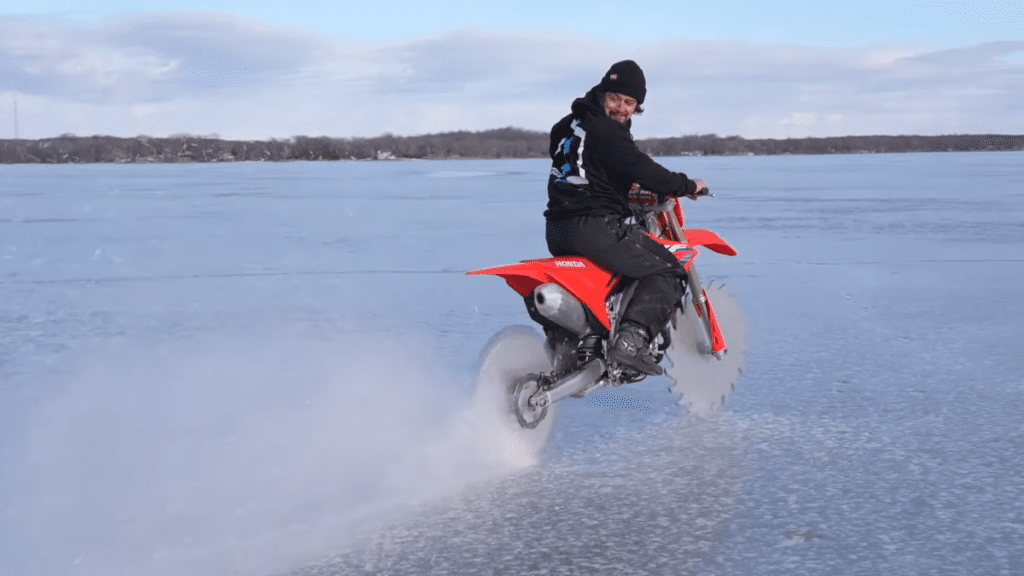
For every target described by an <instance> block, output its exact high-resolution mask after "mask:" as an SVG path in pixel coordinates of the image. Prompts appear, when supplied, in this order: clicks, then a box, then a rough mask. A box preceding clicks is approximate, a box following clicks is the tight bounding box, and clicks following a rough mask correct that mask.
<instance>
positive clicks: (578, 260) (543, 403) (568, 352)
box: [469, 185, 736, 428]
mask: <svg viewBox="0 0 1024 576" xmlns="http://www.w3.org/2000/svg"><path fill="white" fill-rule="evenodd" d="M704 190H706V189H704ZM703 195H709V196H710V194H703ZM629 199H630V208H631V209H632V212H633V220H634V222H635V224H636V225H638V226H640V227H641V228H642V229H643V230H644V231H645V232H646V233H647V234H648V235H649V236H650V237H651V238H653V239H654V240H655V241H657V242H658V243H660V244H663V245H664V246H665V247H666V248H668V250H669V251H670V252H672V253H673V254H674V255H675V256H676V258H678V259H679V261H680V262H681V263H682V264H683V266H684V267H685V268H686V271H687V272H688V273H689V278H688V282H687V292H686V294H685V295H684V296H683V298H682V299H681V301H680V303H679V305H678V306H677V307H676V310H675V311H674V312H673V314H672V316H671V320H670V321H669V322H668V323H667V324H666V325H665V327H664V328H663V329H662V330H661V332H660V334H658V335H656V337H655V338H653V339H652V341H651V344H650V345H651V347H652V350H651V351H652V352H653V353H655V354H656V356H657V358H658V360H659V361H661V359H662V357H663V355H664V351H665V350H666V349H668V347H669V346H670V345H671V342H672V335H673V332H674V328H675V326H676V321H677V319H678V318H680V317H681V316H680V314H687V313H690V310H691V309H692V313H693V314H695V315H696V318H697V321H698V322H697V324H698V325H699V326H700V328H699V329H698V330H697V332H699V333H701V335H700V338H701V340H703V342H701V343H700V344H699V346H698V349H699V350H700V351H701V352H702V353H704V354H708V355H711V356H713V357H715V358H717V359H721V358H722V357H723V356H724V355H725V353H726V350H727V348H726V342H725V337H724V336H723V334H722V329H721V327H720V326H719V323H718V319H717V317H716V315H715V308H714V306H712V304H711V300H710V298H709V296H708V291H707V290H705V288H704V287H703V285H702V284H701V280H700V275H699V274H698V273H697V268H696V266H695V265H694V260H695V259H696V257H697V249H696V248H697V246H704V247H707V248H709V249H711V250H713V251H715V252H718V253H719V254H726V255H729V256H735V255H736V250H735V249H734V248H733V247H732V246H730V245H729V243H728V242H726V241H725V240H723V239H722V237H721V236H719V235H718V234H716V233H715V232H712V231H711V230H705V229H701V228H683V223H684V221H685V219H684V216H683V208H682V204H681V203H680V202H679V199H678V198H673V197H670V198H668V200H666V201H665V202H663V203H660V204H659V203H658V201H657V197H656V196H655V195H654V194H652V193H650V192H647V191H644V190H642V189H640V188H639V186H637V185H634V186H633V190H632V191H631V192H630V195H629ZM693 199H696V198H695V197H694V198H693ZM469 274H491V275H495V276H500V277H501V278H503V279H505V281H506V282H507V283H508V285H509V286H510V287H511V288H512V289H513V290H515V291H516V292H517V293H519V295H520V296H522V297H523V298H524V300H525V301H526V308H527V311H528V312H529V314H530V317H531V318H532V319H533V320H534V321H536V322H537V323H539V324H540V325H541V326H542V327H543V328H544V333H545V335H546V343H545V348H546V351H547V354H548V358H549V360H550V364H551V366H552V370H551V371H550V372H536V373H529V374H525V375H521V376H518V377H516V378H514V379H513V380H511V381H510V382H509V384H508V393H509V395H510V404H511V409H512V412H513V413H515V416H516V419H517V420H518V421H519V425H520V426H522V427H523V428H536V427H537V425H539V424H540V423H541V421H542V420H544V418H545V417H546V416H547V413H548V408H549V407H551V406H553V405H554V404H555V403H556V402H559V401H561V400H564V399H566V398H568V397H570V396H574V397H578V398H582V397H584V396H586V395H587V394H589V393H590V392H592V391H594V390H596V389H598V388H601V387H604V386H621V385H623V384H630V383H633V382H639V381H640V380H643V379H644V377H645V375H644V374H642V373H640V372H638V371H636V370H634V369H633V368H631V367H629V366H619V365H617V363H616V362H614V361H610V360H608V359H607V355H606V352H607V351H608V349H609V346H610V343H611V342H613V341H614V339H615V335H616V330H617V329H618V325H619V320H620V317H621V315H622V312H623V311H624V310H625V309H626V305H627V304H628V303H629V300H630V298H631V297H632V295H633V292H634V290H635V289H636V285H637V281H636V280H633V279H624V277H623V276H620V275H617V274H615V273H613V272H610V271H608V270H606V269H605V268H602V267H600V266H598V265H597V264H594V263H593V262H591V261H590V260H588V259H587V258H584V257H582V256H559V257H554V258H542V259H537V260H524V261H522V262H520V263H518V264H510V265H508V266H499V267H496V268H485V269H482V270H474V271H471V272H469ZM687 296H688V297H687ZM688 300H689V302H690V303H691V306H690V308H688V307H687V301H688ZM655 349H656V350H655ZM723 403H724V398H723Z"/></svg>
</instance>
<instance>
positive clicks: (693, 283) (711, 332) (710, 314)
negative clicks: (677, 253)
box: [687, 265, 726, 360]
mask: <svg viewBox="0 0 1024 576" xmlns="http://www.w3.org/2000/svg"><path fill="white" fill-rule="evenodd" d="M687 272H688V274H689V276H688V279H687V284H688V285H689V289H690V299H691V301H692V302H693V309H694V310H695V311H696V312H697V318H699V319H700V324H701V326H702V327H703V328H704V330H703V332H704V336H705V337H706V338H707V344H708V348H709V350H710V352H711V353H712V354H714V355H715V358H718V359H719V360H721V359H722V357H723V356H725V352H726V345H725V336H723V335H722V328H721V327H720V326H719V325H718V317H717V316H715V307H714V306H712V305H711V299H710V298H708V291H707V290H705V289H704V286H703V285H702V284H701V281H700V274H698V273H697V267H696V266H692V265H691V266H690V269H689V270H688V271H687Z"/></svg>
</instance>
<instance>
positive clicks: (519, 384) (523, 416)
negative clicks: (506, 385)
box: [509, 374, 548, 430]
mask: <svg viewBox="0 0 1024 576" xmlns="http://www.w3.org/2000/svg"><path fill="white" fill-rule="evenodd" d="M539 390H540V375H539V374H527V375H526V376H523V377H521V378H518V379H516V381H515V383H514V385H513V388H512V394H511V396H510V397H509V400H510V401H511V404H512V412H513V413H514V414H515V415H516V419H517V420H518V421H519V425H520V426H522V427H523V428H528V429H530V430H532V429H534V428H536V427H537V426H538V425H540V423H541V421H542V420H544V417H545V416H547V415H548V407H547V406H540V407H538V406H532V405H531V404H530V397H531V396H533V395H534V394H536V393H537V392H538V391H539Z"/></svg>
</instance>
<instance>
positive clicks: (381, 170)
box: [0, 152, 1024, 576]
mask: <svg viewBox="0 0 1024 576" xmlns="http://www.w3.org/2000/svg"><path fill="white" fill-rule="evenodd" d="M663 162H664V163H665V164H666V165H668V166H669V167H671V168H673V169H677V170H681V171H684V172H686V173H688V174H690V175H691V176H693V177H699V178H704V179H705V180H707V181H708V182H709V183H710V185H711V189H712V191H714V192H715V193H716V194H717V197H716V198H710V199H702V200H700V201H698V202H696V203H692V202H687V203H686V204H685V207H686V209H687V217H688V224H689V225H691V226H696V227H707V228H711V229H713V230H715V231H717V232H719V233H720V234H721V235H722V236H723V237H725V238H726V239H727V240H729V241H730V242H731V243H732V244H733V245H734V246H735V247H736V248H737V249H738V250H739V256H737V257H735V258H727V257H724V256H719V255H717V254H713V253H705V254H703V255H702V256H701V258H700V260H699V266H700V268H701V271H702V273H703V275H704V277H705V281H708V280H717V281H721V282H725V283H726V285H727V286H728V289H729V291H730V293H731V294H732V296H733V297H734V298H735V299H736V300H737V301H738V302H739V303H740V305H741V306H742V308H743V310H744V312H745V314H746V318H747V323H748V325H749V333H748V337H747V339H748V343H749V353H748V355H747V358H746V372H745V373H744V374H743V375H742V376H741V378H740V380H739V386H738V389H737V391H736V393H735V394H733V396H732V397H731V398H730V400H729V403H728V405H727V406H726V408H725V409H724V410H722V411H719V412H718V413H717V414H715V415H714V416H713V417H711V418H710V419H708V420H703V419H700V418H696V417H694V416H691V415H688V414H687V412H686V410H685V408H680V406H679V405H678V404H677V402H678V397H676V396H675V395H673V394H671V393H669V392H668V391H667V390H666V388H667V386H668V385H669V384H670V382H669V381H668V380H667V379H665V378H654V379H649V380H647V381H645V382H643V383H640V384H638V385H634V386H626V387H622V388H618V389H614V390H609V391H606V392H605V391H599V392H598V393H595V394H594V395H592V396H590V397H588V398H586V399H584V400H575V399H570V400H569V401H567V402H565V403H564V404H563V405H562V406H561V411H560V412H559V414H558V416H557V421H556V425H555V429H554V434H553V436H552V439H551V441H550V443H549V445H548V446H547V449H546V451H544V453H543V454H542V455H541V456H540V457H539V458H533V457H530V455H523V454H514V453H511V452H510V451H509V449H508V446H510V444H508V442H506V440H507V439H503V438H500V437H497V436H494V433H493V431H491V430H489V429H487V427H486V426H483V425H482V424H481V423H480V422H478V421H475V420H473V418H471V417H467V409H468V408H467V407H468V406H469V402H470V398H471V397H472V395H473V386H474V381H475V378H476V370H477V362H478V357H479V354H480V352H481V350H482V349H483V347H484V343H485V342H487V340H488V339H489V338H490V337H491V335H493V334H495V333H496V332H498V331H499V330H501V329H502V328H503V327H505V326H508V325H515V324H530V321H529V318H528V316H527V314H526V311H525V309H524V308H523V305H522V300H521V299H519V298H518V296H516V295H515V294H514V293H513V292H512V291H511V290H509V289H508V288H507V287H506V286H505V284H504V283H503V282H501V281H500V280H499V279H496V278H491V277H470V276H465V275H464V274H463V272H465V271H466V270H470V269H474V268H481V267H486V266H492V265H498V264H504V263H510V262H515V261H518V260H520V259H523V258H530V257H542V256H546V255H547V252H546V248H545V245H544V241H543V226H544V224H543V218H542V216H541V212H542V211H543V209H544V203H545V202H546V193H545V183H546V173H547V168H546V166H547V163H546V162H545V161H540V160H506V161H451V162H335V163H329V162H321V163H288V164H255V163H245V164H221V165H182V166H178V165H148V166H147V165H85V166H68V165H63V166H5V167H2V168H0V573H2V574H18V575H25V576H29V575H50V574H69V575H78V574H85V575H101V574H102V575H109V574H132V575H146V574H158V575H164V574H195V575H198V574H211V575H212V574H240V573H247V574H270V573H279V572H281V571H284V572H285V573H288V574H293V575H296V576H297V575H311V574H325V575H333V574H336V575H350V574H392V575H410V576H412V575H417V576H419V575H428V574H437V575H440V574H509V575H512V574H514V575H520V574H580V575H584V574H585V575H590V574H615V575H621V574H658V575H661V574H673V575H690V574H693V575H697V574H709V575H711V574H714V575H722V574H725V575H737V576H740V575H744V576H745V575H749V574H759V575H772V574H778V575H799V574H807V575H816V576H817V575H821V574H849V575H854V574H856V575H860V574H863V575H877V574H984V575H994V574H1000V575H1010V576H1013V575H1018V576H1019V575H1021V574H1024V480H1022V476H1021V474H1022V471H1024V418H1022V417H1021V414H1022V412H1024V384H1022V380H1024V378H1022V373H1024V330H1022V321H1021V319H1022V318H1024V299H1022V298H1021V288H1020V282H1021V279H1022V278H1024V169H1022V168H1021V167H1022V166H1024V154H1022V153H1019V152H1007V153H933V154H900V155H857V156H788V157H742V158H666V159H663Z"/></svg>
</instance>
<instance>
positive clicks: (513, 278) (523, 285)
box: [469, 256, 621, 329]
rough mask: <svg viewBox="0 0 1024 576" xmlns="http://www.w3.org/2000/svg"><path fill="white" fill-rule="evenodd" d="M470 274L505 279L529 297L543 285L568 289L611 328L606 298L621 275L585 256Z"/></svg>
mask: <svg viewBox="0 0 1024 576" xmlns="http://www.w3.org/2000/svg"><path fill="white" fill-rule="evenodd" d="M469 274H493V275H495V276H501V277H502V278H504V279H505V282H507V283H508V285H509V286H510V287H511V288H512V289H513V290H515V291H516V292H518V293H519V295H520V296H522V297H523V298H526V297H527V296H529V295H530V294H531V293H533V290H534V289H535V288H536V287H537V286H540V285H541V284H547V283H553V284H558V285H559V286H561V287H563V288H565V289H566V290H568V291H569V293H570V294H572V295H573V296H575V297H576V299H577V300H579V301H580V302H582V303H583V304H584V305H585V306H587V307H588V308H590V311H591V312H593V313H594V316H596V317H597V319H598V320H600V321H601V324H604V326H605V328H609V329H611V327H612V322H611V318H609V317H608V309H607V307H606V306H605V299H607V298H608V294H609V293H610V292H611V291H612V289H613V288H614V287H615V285H616V284H618V282H619V279H620V278H621V276H618V275H616V274H614V273H613V272H610V271H609V270H606V269H604V268H602V267H600V266H598V265H597V264H594V263H593V262H591V261H590V260H588V259H587V258H583V257H582V256H559V257H557V258H542V259H539V260H523V261H522V262H520V263H518V264H509V265H508V266H498V267H496V268H485V269H483V270H473V271H472V272H469Z"/></svg>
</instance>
